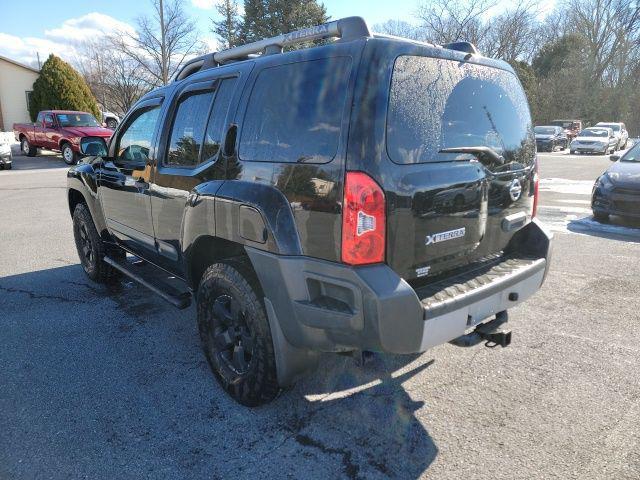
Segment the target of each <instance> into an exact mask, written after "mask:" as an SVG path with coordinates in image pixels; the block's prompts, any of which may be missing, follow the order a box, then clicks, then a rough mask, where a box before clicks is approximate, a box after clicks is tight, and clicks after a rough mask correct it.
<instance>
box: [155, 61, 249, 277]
mask: <svg viewBox="0 0 640 480" xmlns="http://www.w3.org/2000/svg"><path fill="white" fill-rule="evenodd" d="M250 69H251V65H237V66H235V67H234V68H231V69H226V70H222V71H220V70H219V69H215V70H211V72H210V74H209V75H208V76H207V77H206V79H201V80H199V81H198V82H194V83H191V84H190V85H187V86H186V87H185V88H183V89H182V90H181V91H180V92H179V93H178V94H177V95H176V96H175V97H174V99H173V100H172V104H171V105H170V107H169V108H168V109H167V113H166V119H165V121H164V122H163V124H164V125H166V127H167V128H166V129H165V130H164V131H163V134H162V138H161V140H160V148H159V152H160V153H159V156H158V162H157V165H156V168H155V170H154V175H153V177H154V180H153V182H152V185H151V190H152V193H153V195H152V210H153V222H154V231H155V236H156V244H157V248H158V264H159V265H160V266H162V267H163V268H165V269H167V270H169V271H172V272H174V273H177V274H181V273H182V272H180V266H181V260H182V250H183V248H182V245H181V240H182V228H183V219H184V214H185V210H186V208H187V204H188V198H189V195H190V194H191V193H192V191H193V189H194V188H195V187H196V186H197V185H200V184H202V183H204V182H208V181H216V180H217V181H222V180H224V178H225V165H224V160H223V158H222V154H221V147H222V141H223V138H224V135H225V133H226V129H227V127H228V123H229V122H228V115H229V114H230V110H231V109H232V105H233V98H234V96H236V93H237V92H238V90H239V89H241V88H242V84H243V83H244V81H245V80H246V76H247V74H248V72H249V71H250ZM212 213H213V212H212ZM210 220H211V221H212V222H213V220H214V219H213V218H211V219H210Z"/></svg>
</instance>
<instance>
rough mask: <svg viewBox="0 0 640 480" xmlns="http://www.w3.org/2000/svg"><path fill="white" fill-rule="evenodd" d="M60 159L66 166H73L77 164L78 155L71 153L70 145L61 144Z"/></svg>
mask: <svg viewBox="0 0 640 480" xmlns="http://www.w3.org/2000/svg"><path fill="white" fill-rule="evenodd" d="M62 159H63V160H64V163H66V164H67V165H75V164H76V163H77V162H78V154H77V153H76V152H74V151H73V148H71V144H70V143H63V144H62Z"/></svg>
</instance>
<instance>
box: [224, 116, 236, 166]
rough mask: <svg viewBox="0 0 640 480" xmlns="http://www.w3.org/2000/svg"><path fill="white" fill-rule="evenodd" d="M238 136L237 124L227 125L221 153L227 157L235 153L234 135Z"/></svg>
mask: <svg viewBox="0 0 640 480" xmlns="http://www.w3.org/2000/svg"><path fill="white" fill-rule="evenodd" d="M237 136H238V125H236V124H235V123H233V124H231V125H230V126H229V129H228V130H227V134H226V135H225V137H224V146H223V148H222V154H223V155H224V156H225V157H227V158H229V157H232V156H233V155H234V154H235V153H236V137H237Z"/></svg>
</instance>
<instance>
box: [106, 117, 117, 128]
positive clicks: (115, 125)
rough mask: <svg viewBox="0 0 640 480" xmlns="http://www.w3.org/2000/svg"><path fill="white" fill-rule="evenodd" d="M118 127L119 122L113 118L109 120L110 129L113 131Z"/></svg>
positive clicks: (108, 126)
mask: <svg viewBox="0 0 640 480" xmlns="http://www.w3.org/2000/svg"><path fill="white" fill-rule="evenodd" d="M117 126H118V122H116V121H115V120H114V119H113V118H109V119H108V120H107V128H110V129H111V130H115V129H116V127H117Z"/></svg>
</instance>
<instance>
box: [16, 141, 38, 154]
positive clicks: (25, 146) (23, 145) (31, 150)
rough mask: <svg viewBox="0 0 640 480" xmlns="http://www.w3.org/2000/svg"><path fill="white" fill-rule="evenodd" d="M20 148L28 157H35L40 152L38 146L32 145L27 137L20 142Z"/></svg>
mask: <svg viewBox="0 0 640 480" xmlns="http://www.w3.org/2000/svg"><path fill="white" fill-rule="evenodd" d="M20 150H22V153H23V154H24V155H26V156H27V157H35V156H36V154H37V153H38V149H37V147H34V146H32V145H31V144H30V143H29V140H27V139H26V138H23V139H22V141H21V142H20Z"/></svg>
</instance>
